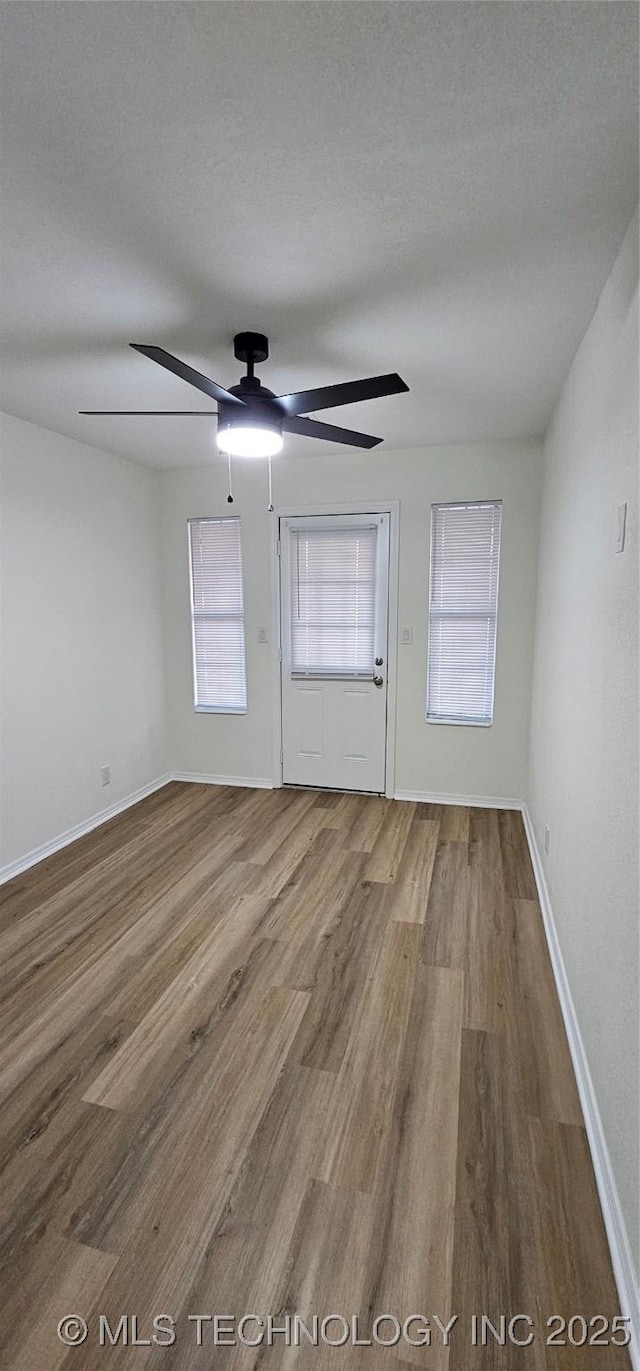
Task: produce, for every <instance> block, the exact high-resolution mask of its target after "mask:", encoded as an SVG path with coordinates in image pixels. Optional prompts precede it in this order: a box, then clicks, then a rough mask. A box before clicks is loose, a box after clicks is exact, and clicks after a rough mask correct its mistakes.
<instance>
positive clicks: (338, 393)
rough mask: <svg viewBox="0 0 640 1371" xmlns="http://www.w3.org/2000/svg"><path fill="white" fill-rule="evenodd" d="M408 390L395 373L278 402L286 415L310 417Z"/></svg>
mask: <svg viewBox="0 0 640 1371" xmlns="http://www.w3.org/2000/svg"><path fill="white" fill-rule="evenodd" d="M408 389H409V387H408V385H406V384H405V382H404V381H403V380H402V377H401V376H398V373H397V371H394V372H392V373H391V374H390V375H389V376H368V377H366V378H365V380H363V381H344V382H342V383H341V384H339V385H337V386H318V388H317V390H299V391H296V392H295V394H293V395H279V396H278V402H279V404H280V405H281V406H282V408H283V409H284V411H285V414H308V413H309V412H310V411H313V410H316V409H333V407H334V405H353V404H356V403H357V402H358V400H375V399H377V397H378V396H380V395H398V394H399V393H400V392H401V391H403V390H408ZM380 441H382V439H381V440H380Z"/></svg>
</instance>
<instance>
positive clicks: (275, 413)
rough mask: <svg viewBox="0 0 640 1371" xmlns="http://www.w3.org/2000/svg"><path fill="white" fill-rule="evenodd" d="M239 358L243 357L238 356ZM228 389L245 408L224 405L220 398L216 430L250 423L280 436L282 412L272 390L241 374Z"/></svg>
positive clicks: (254, 377) (253, 378) (252, 335)
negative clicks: (242, 401)
mask: <svg viewBox="0 0 640 1371" xmlns="http://www.w3.org/2000/svg"><path fill="white" fill-rule="evenodd" d="M238 336H240V337H251V338H254V337H256V336H260V335H255V334H249V335H243V334H240V335H238ZM265 343H266V338H265ZM240 360H241V361H242V360H244V359H243V358H240ZM229 391H230V394H231V395H237V396H238V398H239V399H240V400H244V403H245V406H246V408H245V409H238V407H237V405H225V404H224V402H223V401H222V400H219V401H218V431H219V430H220V429H224V428H227V427H231V428H240V427H244V426H245V425H247V424H251V425H255V426H256V427H259V428H267V429H271V430H273V432H274V433H278V434H279V435H280V436H282V421H283V419H284V414H283V412H282V410H281V408H280V406H279V404H278V400H277V396H275V395H274V393H273V391H272V390H267V387H266V386H261V385H260V382H259V380H258V378H257V376H243V377H242V380H241V381H240V382H239V384H238V385H237V386H230V387H229Z"/></svg>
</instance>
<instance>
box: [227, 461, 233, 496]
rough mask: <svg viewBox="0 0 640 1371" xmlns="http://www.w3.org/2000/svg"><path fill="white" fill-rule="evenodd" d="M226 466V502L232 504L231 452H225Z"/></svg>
mask: <svg viewBox="0 0 640 1371" xmlns="http://www.w3.org/2000/svg"><path fill="white" fill-rule="evenodd" d="M227 468H228V473H229V494H228V495H227V504H228V505H232V504H233V495H232V493H231V453H230V452H228V453H227Z"/></svg>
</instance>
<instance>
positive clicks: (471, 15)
mask: <svg viewBox="0 0 640 1371" xmlns="http://www.w3.org/2000/svg"><path fill="white" fill-rule="evenodd" d="M1 19H2V29H3V34H2V40H3V66H4V75H3V82H2V103H3V117H2V124H3V140H2V144H3V149H2V168H1V171H2V190H3V201H4V232H3V245H4V251H3V268H4V276H3V282H2V310H3V326H4V327H3V344H2V347H3V352H2V394H1V396H0V400H1V402H2V406H3V407H4V408H6V409H8V410H9V411H10V412H11V413H13V414H17V415H19V416H22V417H24V418H26V419H31V420H33V421H34V422H37V423H40V424H44V425H45V426H47V427H49V428H52V429H55V430H57V431H58V432H61V433H66V434H70V435H72V436H74V437H78V438H82V439H84V440H85V441H88V442H90V443H94V444H95V445H97V446H98V447H102V448H106V449H107V450H109V451H112V452H115V453H120V454H121V455H123V456H125V457H130V458H133V459H135V460H139V461H143V462H149V463H151V464H154V465H158V466H174V465H181V464H196V465H201V464H203V463H205V462H207V461H208V460H210V459H211V456H212V454H213V452H214V443H213V427H214V423H215V421H210V420H207V419H169V420H165V419H81V418H78V417H77V410H79V409H84V408H87V409H91V408H102V407H104V408H111V407H112V408H116V409H119V408H122V409H126V408H141V409H146V408H155V407H158V408H164V409H167V408H185V409H189V408H194V407H195V408H205V409H206V408H210V407H211V406H209V405H208V403H207V401H206V398H205V397H204V396H200V395H198V393H197V392H196V391H194V390H192V389H191V388H190V387H188V386H187V385H186V384H185V383H184V382H182V381H179V380H177V379H176V378H174V377H172V376H170V375H169V374H168V373H166V372H163V371H161V369H160V368H158V367H156V366H154V365H153V364H152V363H151V362H149V361H148V360H147V359H145V358H144V357H142V356H140V355H138V354H136V353H134V352H132V351H131V350H130V349H129V348H128V347H127V343H128V342H129V341H133V342H145V343H153V344H158V345H160V346H162V347H165V348H167V349H169V350H170V351H172V352H176V353H178V354H179V355H180V356H181V357H183V358H185V359H186V360H187V361H189V362H190V363H191V364H193V365H195V366H196V367H198V368H199V369H200V370H204V371H205V372H207V373H208V374H209V375H211V376H213V377H214V378H215V379H216V380H219V381H220V382H221V383H222V384H224V385H230V384H232V383H234V382H235V381H237V379H238V376H239V373H240V367H239V364H238V363H237V362H235V360H234V358H233V354H232V348H231V339H232V336H233V334H234V333H235V332H236V331H238V330H240V329H256V330H260V331H262V332H265V333H267V334H268V335H269V338H270V341H271V359H270V361H269V362H268V363H266V364H264V365H263V366H262V367H261V368H260V375H261V379H262V380H263V382H264V383H265V384H266V385H268V386H270V387H271V388H272V389H273V390H276V391H291V390H298V389H302V388H305V387H308V386H310V385H312V384H313V385H321V384H328V383H330V382H334V381H344V380H350V379H352V378H354V377H358V376H365V375H368V374H377V373H380V372H384V371H392V370H397V371H399V372H400V373H401V375H402V376H403V377H404V378H405V380H406V381H407V383H408V384H409V386H410V387H411V394H410V395H400V396H397V397H393V398H389V399H381V400H376V401H372V402H370V403H369V404H366V405H358V406H349V407H348V408H345V409H342V410H337V411H329V410H327V411H324V412H323V413H322V415H321V416H320V417H321V418H323V419H326V420H327V421H329V422H331V421H334V422H341V423H345V424H348V425H349V427H361V428H365V429H366V430H368V431H369V432H372V433H379V434H381V435H384V438H385V444H386V446H387V447H393V448H398V447H413V446H417V445H420V446H423V445H425V444H433V443H452V442H462V441H466V440H473V439H494V438H498V439H499V438H511V437H516V436H523V437H524V436H532V435H536V434H540V433H541V432H542V431H543V430H544V428H545V425H546V422H547V420H548V417H549V414H550V411H551V409H552V406H553V403H554V401H555V399H556V397H557V394H558V391H559V389H560V386H561V384H562V382H563V380H564V377H565V375H566V373H567V370H568V368H569V366H570V363H571V360H572V358H573V355H574V353H575V350H576V347H577V345H578V343H579V340H580V337H581V335H582V333H583V332H584V330H585V328H586V326H587V324H588V322H589V318H590V316H591V314H592V312H593V309H594V307H595V304H596V301H597V298H598V295H599V293H600V291H601V289H602V286H603V284H604V281H605V279H606V276H607V274H608V272H609V270H610V268H611V265H612V263H613V261H614V259H615V256H616V253H617V250H618V248H619V246H620V243H621V241H622V238H623V236H624V232H625V229H626V227H627V224H628V222H629V220H630V219H631V216H632V213H633V209H634V206H635V203H636V200H637V194H638V192H637V134H638V119H637V60H638V59H637V22H638V9H637V6H636V5H635V4H626V3H614V4H606V3H591V2H590V0H589V2H588V3H585V4H582V3H528V0H522V2H521V3H493V2H492V0H491V2H490V3H487V4H485V3H483V2H482V0H471V2H470V3H464V4H459V3H455V2H452V0H446V2H444V3H403V2H402V0H400V2H397V3H389V4H387V3H355V2H354V0H347V2H346V3H341V0H333V3H328V2H321V3H315V0H310V2H309V3H301V2H297V3H296V2H294V3H286V2H285V3H275V4H274V3H271V2H270V0H259V2H258V3H250V2H249V0H235V2H234V3H215V2H214V3H208V2H205V3H173V2H172V0H161V2H160V3H144V4H131V3H128V0H124V3H107V4H105V3H102V4H89V3H84V4H78V3H66V0H56V2H55V3H50V2H49V0H46V3H29V4H24V3H23V4H15V3H7V4H4V5H3V6H2V16H1ZM287 450H288V451H289V452H291V453H295V454H299V455H300V456H305V457H310V456H313V455H314V453H318V452H320V451H322V448H321V446H320V444H319V443H317V444H316V443H315V442H312V441H310V440H308V439H301V438H293V437H291V438H289V439H287ZM329 450H331V449H329ZM339 450H340V451H342V452H343V453H344V454H345V460H348V449H339ZM372 460H373V461H375V456H373V457H372Z"/></svg>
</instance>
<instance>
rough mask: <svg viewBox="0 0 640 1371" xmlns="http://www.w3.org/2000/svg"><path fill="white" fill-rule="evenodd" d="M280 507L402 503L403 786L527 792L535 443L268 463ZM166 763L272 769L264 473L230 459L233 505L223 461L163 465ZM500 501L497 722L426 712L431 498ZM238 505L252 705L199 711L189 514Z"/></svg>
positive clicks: (250, 772) (241, 773)
mask: <svg viewBox="0 0 640 1371" xmlns="http://www.w3.org/2000/svg"><path fill="white" fill-rule="evenodd" d="M273 472H274V503H275V504H276V507H277V506H291V505H304V506H308V507H309V508H312V507H313V506H314V505H316V506H317V505H321V504H324V505H326V504H327V503H331V502H336V503H339V502H344V503H346V502H349V501H366V500H367V499H369V500H372V501H382V500H385V499H390V498H391V499H399V500H400V505H401V508H400V569H399V575H400V585H399V623H400V624H401V625H411V626H412V627H413V631H414V638H413V645H412V646H401V647H399V648H398V711H397V715H398V724H397V765H396V788H397V789H398V790H413V791H423V792H424V791H428V792H438V793H443V794H461V793H463V794H469V795H475V796H494V797H504V798H507V799H508V798H516V799H518V798H522V797H523V796H524V794H525V785H526V775H527V753H528V733H529V716H530V690H531V669H532V644H533V626H534V615H535V577H536V553H537V536H538V504H539V481H540V447H539V444H537V443H535V442H514V443H497V444H475V445H471V446H467V447H449V448H425V449H424V450H419V449H411V450H407V451H404V452H372V453H367V454H366V455H361V454H358V455H353V454H352V453H345V454H344V455H340V456H336V457H334V456H332V457H327V456H323V455H322V451H321V450H320V452H319V453H315V452H314V453H313V456H311V453H310V455H309V459H305V458H297V459H289V460H287V459H283V458H281V459H278V460H277V461H274V464H273ZM161 486H162V528H163V564H164V572H165V616H166V617H165V636H166V645H167V660H168V663H169V673H168V682H167V699H168V722H169V760H170V767H171V769H172V770H173V771H178V772H190V773H201V774H209V775H224V776H236V777H253V778H262V779H269V778H271V777H272V775H273V763H272V748H273V736H272V733H273V722H272V679H271V649H270V647H269V646H268V645H264V644H259V643H258V642H257V639H256V634H257V628H258V626H260V625H266V626H268V625H270V622H271V595H272V588H271V586H270V579H269V576H270V552H269V518H270V516H269V515H268V514H267V473H266V467H265V465H264V464H263V463H261V462H256V463H251V462H244V463H243V462H236V463H235V472H234V496H235V503H234V504H233V506H230V505H228V504H227V502H226V496H227V486H226V468H225V467H224V466H222V465H221V464H220V463H219V462H214V461H212V464H211V467H209V468H206V469H205V468H197V469H191V470H180V471H177V470H175V471H170V472H165V473H163V474H162V476H161ZM487 498H489V499H491V498H502V500H503V501H504V510H503V543H502V566H501V572H500V602H499V623H498V655H497V675H496V704H495V721H494V724H493V726H492V727H491V728H472V727H471V728H469V727H466V728H465V727H447V726H443V725H436V724H427V723H426V721H425V717H424V715H425V690H426V624H427V606H428V572H429V517H430V506H431V503H432V502H433V501H438V500H465V499H487ZM229 513H233V514H239V515H240V516H241V517H242V538H243V558H244V578H245V610H246V628H247V675H248V695H249V710H248V713H247V714H246V715H244V716H235V717H233V716H229V715H211V714H195V713H194V711H193V704H192V680H191V643H190V623H189V576H188V555H187V519H188V518H189V517H197V516H204V515H225V514H229Z"/></svg>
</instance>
